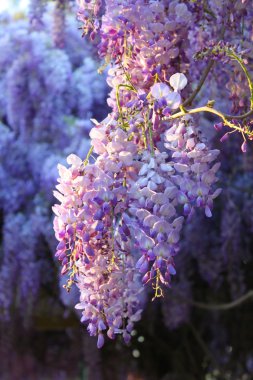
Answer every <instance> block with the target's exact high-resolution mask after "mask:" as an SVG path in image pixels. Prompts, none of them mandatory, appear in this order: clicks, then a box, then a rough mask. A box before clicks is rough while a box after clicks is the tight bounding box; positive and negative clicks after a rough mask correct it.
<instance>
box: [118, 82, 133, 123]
mask: <svg viewBox="0 0 253 380" xmlns="http://www.w3.org/2000/svg"><path fill="white" fill-rule="evenodd" d="M120 88H127V89H128V90H130V91H135V89H134V87H132V86H130V85H128V84H123V83H120V84H118V85H117V86H116V103H117V107H118V110H119V117H120V121H121V124H122V128H123V129H126V127H125V125H124V118H123V112H122V108H121V105H120V99H119V91H120Z"/></svg>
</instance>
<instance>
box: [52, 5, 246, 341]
mask: <svg viewBox="0 0 253 380" xmlns="http://www.w3.org/2000/svg"><path fill="white" fill-rule="evenodd" d="M100 6H101V3H100V2H95V3H93V2H80V9H79V13H78V15H79V16H78V17H79V19H80V20H81V21H82V22H83V23H84V32H85V33H91V34H92V35H91V38H92V39H93V38H94V33H97V34H99V37H100V43H99V54H100V56H101V57H105V60H106V61H107V62H109V61H110V62H113V66H112V68H111V69H110V70H109V77H108V83H109V85H110V86H111V87H112V92H111V94H110V98H109V100H108V104H109V105H110V106H111V107H112V109H113V111H112V113H111V114H110V115H109V116H108V118H106V119H105V120H104V121H102V122H101V123H97V122H96V126H95V127H94V128H93V129H92V130H91V132H90V137H91V144H92V147H91V150H90V154H89V155H88V156H87V158H86V159H85V161H81V159H79V158H78V157H76V156H72V155H71V156H69V158H68V163H69V164H70V165H71V167H70V169H67V168H65V167H62V166H60V167H59V172H60V178H59V185H57V189H58V191H59V192H57V193H56V197H57V198H58V199H59V201H60V203H61V204H60V205H56V206H55V207H54V211H55V213H56V218H55V232H56V237H57V239H58V240H59V244H58V247H57V253H56V256H57V257H58V258H59V260H60V261H61V262H62V264H63V269H62V273H63V274H66V273H68V275H69V280H68V282H67V284H66V288H67V289H68V290H69V289H70V287H71V285H72V284H73V283H74V282H75V283H77V286H78V287H79V289H80V294H81V295H80V299H81V302H80V304H78V305H77V308H81V309H83V312H82V314H83V316H82V321H85V322H87V321H88V330H89V332H90V334H91V335H98V347H101V346H102V345H103V343H104V337H103V333H104V332H105V330H106V331H107V335H108V336H109V338H114V336H115V334H114V333H115V331H114V327H115V326H116V328H117V332H118V333H120V332H121V333H123V336H124V334H126V333H127V334H128V333H129V332H131V329H130V328H129V327H128V326H129V321H133V320H134V319H135V317H134V318H133V316H134V315H135V314H136V313H137V314H138V316H139V315H140V313H141V309H142V304H141V302H140V298H139V292H138V289H139V288H140V285H139V283H138V281H139V280H138V275H137V274H138V272H139V273H140V275H141V278H142V282H143V283H144V284H151V287H152V288H153V289H154V297H153V298H156V297H160V296H162V295H163V286H170V284H171V276H173V275H175V274H176V269H175V262H174V257H175V255H176V254H177V253H178V251H179V242H180V232H181V230H182V226H183V224H184V222H185V221H189V220H191V218H192V217H193V215H194V213H195V209H196V208H198V209H203V210H204V212H205V215H206V216H207V217H211V216H212V208H213V200H214V199H215V198H216V197H217V196H218V195H219V193H220V191H221V190H220V189H216V190H215V189H214V184H215V182H216V181H217V177H216V172H217V170H218V169H219V164H218V163H215V161H216V159H217V156H218V155H219V151H218V150H215V149H214V150H212V149H210V148H209V146H208V142H207V141H205V138H204V137H202V134H201V131H200V127H198V126H197V124H196V119H193V118H192V116H191V115H190V114H191V113H195V112H191V111H188V110H186V109H185V107H184V101H183V94H185V95H187V94H188V93H189V91H187V87H186V85H187V77H186V75H185V74H184V73H182V72H181V73H180V72H176V70H177V67H178V66H177V62H178V61H179V59H178V57H179V52H180V50H179V44H180V42H181V41H180V40H179V39H178V38H176V34H177V32H178V31H179V29H181V28H184V29H185V33H187V30H188V29H187V28H189V23H190V22H191V20H192V14H191V12H190V8H189V9H188V7H187V6H186V5H185V4H182V3H179V2H172V3H171V4H170V6H169V8H167V7H166V6H165V5H164V4H163V2H156V1H154V2H150V4H147V3H146V2H144V1H141V0H140V1H137V2H134V3H133V2H131V1H129V2H127V3H124V4H123V3H122V2H120V1H113V2H108V3H106V4H105V7H106V13H105V15H104V16H103V17H102V19H101V20H100V21H99V17H98V15H99V7H100ZM133 10H134V11H133ZM92 11H94V17H95V18H94V19H93V15H92ZM180 69H183V70H184V71H185V72H186V73H187V68H186V66H185V67H184V66H182V65H181V67H180ZM173 72H174V73H173ZM181 92H182V94H181ZM185 95H184V96H185ZM209 108H210V112H212V108H211V107H209ZM177 110H180V111H179V112H178V113H177ZM194 111H195V110H194ZM196 112H197V111H196ZM217 112H218V111H217ZM222 118H223V121H224V124H225V125H228V126H229V127H231V128H235V129H236V127H237V129H238V128H239V130H241V131H242V132H243V136H244V134H247V131H246V130H244V129H243V128H242V127H240V126H236V125H235V124H233V123H232V122H229V121H227V119H226V118H225V116H224V117H223V115H222ZM92 152H94V153H95V154H96V157H93V159H94V162H93V163H92V164H91V163H90V162H89V159H90V157H91V156H92ZM126 263H128V265H129V267H128V265H127V264H126ZM131 266H132V267H131ZM128 270H129V271H130V272H131V271H132V272H133V273H135V275H134V277H133V280H132V281H131V282H128V281H125V280H124V281H123V280H122V281H123V282H122V283H121V281H118V288H117V291H116V290H115V289H116V287H115V284H116V283H115V278H118V276H121V277H122V278H127V273H128ZM101 273H103V276H102V274H101ZM121 284H124V289H127V287H131V292H132V302H133V305H134V306H131V302H129V301H128V298H127V297H128V294H129V293H128V292H127V293H126V294H125V293H124V292H122V291H121ZM104 288H106V289H107V293H106V292H104ZM111 293H113V294H114V299H113V300H112V299H111V295H110V294H111ZM120 299H121V304H122V305H126V304H127V305H128V306H129V309H127V311H126V310H125V309H124V310H121V311H120V310H119V309H117V308H114V306H113V305H114V301H115V302H116V301H117V302H120V301H119V300H120ZM99 300H100V302H99ZM117 302H116V303H117ZM108 309H110V313H108ZM118 317H120V321H121V323H120V325H118V324H117V323H116V321H117V320H118ZM123 320H124V322H123ZM123 325H124V326H125V328H122V326H123ZM113 326H114V327H113ZM130 326H131V328H132V323H131V322H130ZM112 332H113V333H112ZM127 336H128V335H127ZM125 340H126V341H128V338H127V339H125Z"/></svg>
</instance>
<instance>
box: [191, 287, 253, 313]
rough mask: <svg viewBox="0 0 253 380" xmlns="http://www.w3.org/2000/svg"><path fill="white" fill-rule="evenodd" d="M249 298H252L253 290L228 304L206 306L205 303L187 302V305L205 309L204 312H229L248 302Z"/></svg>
mask: <svg viewBox="0 0 253 380" xmlns="http://www.w3.org/2000/svg"><path fill="white" fill-rule="evenodd" d="M251 298H253V290H250V291H249V292H248V293H246V294H244V295H243V296H241V297H240V298H237V299H236V300H234V301H232V302H228V303H221V304H206V303H202V302H197V301H189V303H190V304H191V305H193V306H196V307H198V308H200V309H205V310H230V309H233V308H235V307H237V306H239V305H241V304H242V303H244V302H246V301H248V300H249V299H251Z"/></svg>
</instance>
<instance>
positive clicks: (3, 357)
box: [0, 0, 253, 380]
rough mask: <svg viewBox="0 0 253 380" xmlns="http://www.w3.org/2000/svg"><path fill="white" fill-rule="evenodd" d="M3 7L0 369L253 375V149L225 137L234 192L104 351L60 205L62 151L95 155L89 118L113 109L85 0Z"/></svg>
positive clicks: (210, 378) (97, 374) (179, 377)
mask: <svg viewBox="0 0 253 380" xmlns="http://www.w3.org/2000/svg"><path fill="white" fill-rule="evenodd" d="M0 11H1V14H0V290H1V292H0V379H1V380H5V379H6V380H7V379H10V380H30V379H31V380H33V379H41V380H42V379H43V380H44V379H45V380H49V379H50V380H51V379H52V380H53V379H55V380H56V379H57V380H72V379H73V380H75V379H94V380H100V379H101V380H103V379H105V380H107V379H108V380H114V379H115V380H117V379H119V380H120V379H127V380H134V379H135V380H137V379H138V380H141V379H145V380H146V379H147V380H149V379H150V380H156V379H162V380H195V379H205V380H218V379H228V380H239V379H240V380H250V379H253V347H252V341H253V329H252V325H253V312H252V311H253V310H252V303H251V302H250V294H251V293H249V292H250V289H252V288H253V282H252V275H251V273H252V269H253V263H252V248H253V239H252V232H253V216H252V215H253V214H252V206H253V190H252V189H253V160H252V153H253V151H252V149H249V151H248V153H247V154H245V155H244V156H241V155H233V152H234V151H235V150H238V151H239V149H240V141H237V140H236V138H234V139H233V142H232V141H231V142H230V141H229V142H228V143H227V144H226V145H225V146H223V147H222V159H221V161H222V163H223V164H222V170H221V173H220V183H221V185H222V187H223V188H224V191H223V194H222V196H221V197H220V199H219V201H218V204H217V205H216V208H215V213H214V217H213V218H212V219H211V220H207V219H206V218H204V217H203V216H200V215H199V216H197V217H196V218H195V219H194V221H193V222H192V223H191V224H190V225H188V227H187V229H186V230H185V233H184V238H183V240H182V251H181V253H180V255H179V256H178V257H177V258H176V261H177V263H176V264H177V267H178V268H180V270H179V273H178V275H177V276H176V278H175V281H174V284H173V287H172V289H169V290H168V292H167V295H166V296H165V297H164V298H163V299H159V300H156V301H155V302H152V303H149V304H147V305H146V309H145V312H144V317H143V319H142V321H141V322H139V323H138V324H137V325H136V329H135V330H134V333H133V335H134V336H133V339H132V343H131V345H129V346H125V345H123V344H122V342H121V341H120V340H119V341H116V342H110V343H109V344H108V345H107V346H106V347H105V348H103V350H101V351H98V350H97V348H96V340H93V339H92V338H90V337H88V336H87V333H86V331H85V328H84V327H83V326H82V325H81V324H80V323H79V316H78V315H76V314H75V312H74V311H73V305H74V304H75V302H76V300H77V298H78V297H77V294H76V293H75V291H74V289H72V291H71V293H70V294H69V295H67V294H65V291H64V290H63V289H62V286H61V281H62V280H59V277H60V276H59V266H58V264H57V262H56V261H55V259H54V249H55V245H56V242H55V239H54V234H53V229H52V212H51V206H52V204H53V203H54V200H53V197H52V190H53V188H54V186H55V183H56V178H57V168H56V166H57V163H58V162H61V163H64V162H65V157H66V156H67V155H68V154H70V153H72V152H73V153H76V154H78V155H79V156H80V157H85V155H86V152H87V150H88V146H89V138H88V133H89V129H90V127H91V122H90V118H91V117H95V118H97V119H99V120H101V119H102V118H103V117H104V116H105V115H106V114H107V112H108V109H107V106H106V96H107V92H108V90H107V86H106V81H105V76H103V75H98V73H97V69H98V67H99V62H98V61H97V58H96V52H95V51H94V49H93V48H92V46H91V45H90V44H89V43H88V42H87V41H85V40H83V39H81V35H80V34H81V33H80V31H79V30H78V25H77V22H76V19H75V10H74V5H71V4H66V7H65V9H64V10H62V12H58V13H57V9H56V8H55V2H51V3H50V4H49V7H48V9H47V11H46V12H45V13H44V16H43V18H41V19H36V16H35V15H33V14H31V12H30V13H29V11H28V2H26V1H21V2H19V1H14V0H13V1H3V0H1V5H0ZM7 11H8V12H7ZM9 11H10V12H9ZM203 96H204V95H203ZM205 123H206V124H208V121H207V120H205ZM213 140H214V141H213V142H214V145H215V146H216V147H219V145H220V143H219V142H218V141H219V136H216V137H214V139H213ZM245 294H246V295H249V302H245V303H240V301H239V302H237V301H236V302H237V304H236V305H235V307H231V308H230V307H229V308H227V309H226V308H224V310H223V309H222V308H220V307H217V308H216V306H215V305H216V304H219V305H221V304H227V303H228V302H231V300H232V301H233V300H238V299H239V300H240V297H242V296H243V295H245ZM251 295H252V294H251ZM212 305H213V306H212ZM232 306H233V305H232Z"/></svg>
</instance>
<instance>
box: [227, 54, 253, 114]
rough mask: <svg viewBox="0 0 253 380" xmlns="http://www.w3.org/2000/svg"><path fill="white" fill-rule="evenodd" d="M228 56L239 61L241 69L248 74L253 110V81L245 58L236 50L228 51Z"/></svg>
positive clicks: (252, 108)
mask: <svg viewBox="0 0 253 380" xmlns="http://www.w3.org/2000/svg"><path fill="white" fill-rule="evenodd" d="M227 56H228V57H230V58H232V59H234V60H236V61H237V62H238V63H239V65H240V66H241V69H242V70H243V72H244V74H245V75H246V78H247V81H248V85H249V89H250V109H251V110H253V82H252V80H251V78H250V75H249V72H248V70H247V67H246V65H245V64H244V62H243V60H242V59H241V58H240V57H238V56H237V55H236V54H235V53H234V52H231V51H228V52H227Z"/></svg>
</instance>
